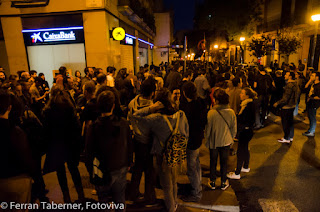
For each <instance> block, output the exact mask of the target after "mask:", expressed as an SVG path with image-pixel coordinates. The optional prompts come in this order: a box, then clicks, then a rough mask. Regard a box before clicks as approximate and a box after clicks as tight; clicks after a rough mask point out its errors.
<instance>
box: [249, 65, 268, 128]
mask: <svg viewBox="0 0 320 212" xmlns="http://www.w3.org/2000/svg"><path fill="white" fill-rule="evenodd" d="M259 72H260V73H259V74H258V75H257V76H256V79H255V82H254V85H253V87H254V89H255V90H256V92H257V93H258V106H257V110H256V126H255V128H256V129H259V128H261V127H263V125H264V122H265V120H266V118H267V115H268V105H269V96H270V94H269V93H270V90H271V87H272V78H271V76H270V75H269V74H268V73H267V71H266V70H265V68H264V67H260V68H259ZM260 108H261V113H259V112H257V111H260Z"/></svg>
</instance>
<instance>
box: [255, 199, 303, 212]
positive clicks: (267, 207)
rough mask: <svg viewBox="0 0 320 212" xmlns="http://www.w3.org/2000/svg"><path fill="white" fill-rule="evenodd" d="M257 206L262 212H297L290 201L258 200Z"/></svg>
mask: <svg viewBox="0 0 320 212" xmlns="http://www.w3.org/2000/svg"><path fill="white" fill-rule="evenodd" d="M259 204H260V206H261V208H262V210H263V211H264V212H269V211H270V212H282V211H290V212H299V210H298V209H297V208H296V206H294V204H293V203H292V202H291V201H290V200H280V201H279V200H272V199H259Z"/></svg>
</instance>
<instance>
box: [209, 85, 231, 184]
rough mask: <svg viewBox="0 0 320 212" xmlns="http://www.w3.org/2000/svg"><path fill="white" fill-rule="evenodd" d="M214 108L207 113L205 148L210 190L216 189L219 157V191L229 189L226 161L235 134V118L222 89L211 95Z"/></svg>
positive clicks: (227, 97) (226, 95) (227, 96)
mask: <svg viewBox="0 0 320 212" xmlns="http://www.w3.org/2000/svg"><path fill="white" fill-rule="evenodd" d="M213 101H214V105H215V106H214V107H213V108H212V109H211V110H210V111H209V112H208V115H207V117H208V118H207V119H208V122H207V126H206V129H205V138H206V146H207V148H209V151H210V180H209V182H208V186H209V188H210V189H212V190H214V189H216V184H215V181H216V178H217V176H216V168H217V161H218V155H219V156H220V173H221V189H222V190H226V189H227V188H228V187H229V181H228V179H227V161H228V155H229V151H230V146H231V144H233V139H234V138H235V136H236V134H237V118H236V115H235V113H234V111H233V110H232V109H230V107H229V105H228V104H229V95H228V94H227V93H226V91H225V90H224V89H221V88H219V89H216V90H215V91H214V93H213Z"/></svg>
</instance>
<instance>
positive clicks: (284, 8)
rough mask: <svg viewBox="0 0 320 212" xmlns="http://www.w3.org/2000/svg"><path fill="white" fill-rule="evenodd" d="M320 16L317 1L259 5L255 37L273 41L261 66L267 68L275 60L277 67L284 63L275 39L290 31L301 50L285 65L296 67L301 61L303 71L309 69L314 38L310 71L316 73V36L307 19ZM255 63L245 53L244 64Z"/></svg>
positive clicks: (274, 0) (319, 48) (319, 46)
mask: <svg viewBox="0 0 320 212" xmlns="http://www.w3.org/2000/svg"><path fill="white" fill-rule="evenodd" d="M314 14H320V1H319V0H266V1H264V4H263V5H262V20H263V21H262V23H261V24H260V25H258V26H257V32H256V35H261V34H263V33H264V34H269V35H271V37H272V39H273V46H274V48H273V50H272V51H271V52H270V53H269V54H267V55H266V56H265V57H263V58H262V59H261V62H262V64H263V65H266V66H268V65H269V64H270V63H271V62H272V61H274V60H278V63H279V64H280V65H281V63H282V62H285V61H286V59H285V58H284V57H282V56H281V55H279V51H278V43H277V42H276V40H275V39H276V35H277V33H278V32H280V31H281V30H283V29H287V30H290V31H291V32H292V33H294V34H295V35H297V36H298V37H299V38H300V40H301V42H302V47H301V48H300V49H298V51H297V52H296V53H294V54H291V55H290V56H289V59H288V62H289V63H294V64H296V65H297V64H298V61H299V60H301V61H302V63H304V64H305V65H306V67H309V66H311V58H312V49H313V45H314V37H315V34H317V42H316V51H315V55H314V64H313V67H314V69H315V70H320V69H319V67H320V63H319V55H320V36H319V31H318V30H317V31H316V27H315V25H316V23H315V22H313V21H312V19H311V16H312V15H314ZM254 60H256V59H255V58H254V57H251V56H250V52H248V51H246V54H245V61H246V62H247V63H248V62H252V61H254Z"/></svg>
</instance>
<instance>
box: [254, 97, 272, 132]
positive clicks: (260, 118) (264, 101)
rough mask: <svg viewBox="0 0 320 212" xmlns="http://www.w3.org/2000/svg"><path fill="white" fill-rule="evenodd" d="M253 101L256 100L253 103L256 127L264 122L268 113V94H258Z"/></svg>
mask: <svg viewBox="0 0 320 212" xmlns="http://www.w3.org/2000/svg"><path fill="white" fill-rule="evenodd" d="M255 101H257V102H256V105H255V110H256V111H255V114H256V127H261V126H262V125H263V124H264V122H265V117H266V116H267V115H268V108H269V95H260V96H259V97H258V100H255ZM260 109H261V112H260Z"/></svg>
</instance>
